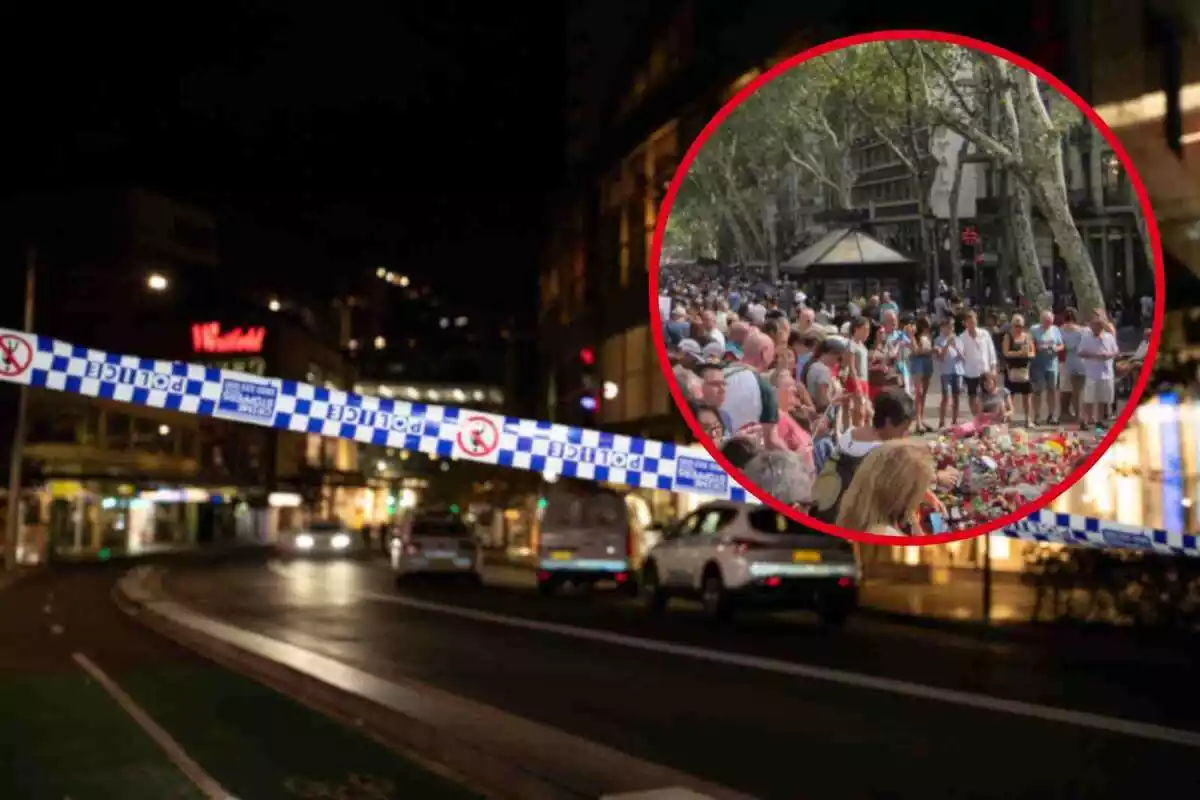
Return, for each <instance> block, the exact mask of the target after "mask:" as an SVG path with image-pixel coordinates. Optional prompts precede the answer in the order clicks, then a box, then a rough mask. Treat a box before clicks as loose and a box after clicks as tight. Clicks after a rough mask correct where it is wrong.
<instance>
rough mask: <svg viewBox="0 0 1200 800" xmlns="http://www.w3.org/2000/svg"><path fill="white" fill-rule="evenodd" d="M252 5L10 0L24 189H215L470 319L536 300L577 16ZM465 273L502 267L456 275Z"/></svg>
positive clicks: (451, 6)
mask: <svg viewBox="0 0 1200 800" xmlns="http://www.w3.org/2000/svg"><path fill="white" fill-rule="evenodd" d="M230 5H232V4H230ZM237 5H238V8H239V9H241V10H240V11H238V12H237V13H226V12H224V11H223V7H222V5H221V4H218V5H216V6H212V5H204V6H178V5H175V4H164V5H161V6H159V10H158V11H157V12H154V13H153V14H151V15H146V14H138V15H136V16H135V15H123V14H119V13H115V12H111V11H110V9H111V8H113V6H111V4H105V5H103V6H102V7H101V8H100V10H99V11H97V10H91V11H79V10H78V9H77V8H75V7H74V6H71V7H69V10H67V7H64V8H63V10H62V11H61V12H57V13H55V14H54V15H52V16H51V15H48V14H46V12H38V11H34V12H32V13H40V14H41V15H42V18H40V19H35V18H34V17H32V16H25V17H24V18H17V17H16V16H14V14H15V12H12V11H9V10H5V11H4V12H2V13H3V16H2V17H0V23H3V24H4V27H5V28H6V32H7V33H8V34H9V36H7V37H6V40H7V41H6V49H7V52H5V53H4V54H3V56H0V58H2V59H3V62H4V67H5V70H4V77H3V79H2V83H0V85H3V87H4V93H5V108H6V111H7V112H8V113H7V114H6V115H5V116H6V117H7V118H8V120H7V122H8V124H7V125H6V133H7V134H9V135H8V136H7V137H6V138H7V139H9V140H10V141H9V143H8V152H9V154H10V155H17V156H18V157H17V158H16V159H15V162H16V163H15V166H16V172H15V173H11V172H10V173H9V174H8V175H6V181H9V182H11V184H15V185H16V187H18V188H23V189H36V188H51V187H53V188H62V189H70V188H77V187H84V186H92V187H95V186H109V185H111V186H121V185H129V184H134V183H136V184H141V185H147V186H151V187H153V188H157V189H160V190H163V191H166V192H169V193H172V194H177V195H182V196H189V197H198V198H203V199H204V200H205V201H206V202H208V203H209V204H212V205H214V206H216V207H218V209H219V210H221V211H225V212H234V213H237V214H239V215H242V216H244V217H245V216H254V217H255V218H256V219H257V218H261V219H263V220H264V221H269V222H270V224H272V225H285V226H291V227H293V228H296V229H301V230H305V231H308V232H310V234H311V235H313V236H316V237H325V238H329V239H335V240H338V241H341V242H342V243H343V247H345V246H346V245H347V244H348V245H349V246H350V247H351V248H353V247H355V246H356V243H357V242H359V241H362V242H363V243H364V244H363V252H364V254H365V253H367V252H370V253H373V254H377V253H386V254H391V257H392V258H394V261H395V263H396V264H397V266H398V267H399V269H398V271H403V272H405V273H406V274H412V275H417V276H420V275H422V273H424V274H427V275H430V276H431V279H432V280H433V282H434V287H435V290H437V289H438V288H439V286H440V287H441V288H442V289H443V290H444V291H446V292H449V291H451V289H453V291H454V293H455V296H456V300H457V301H458V302H461V303H463V304H464V310H466V308H469V307H470V306H472V305H476V304H479V303H485V304H488V303H490V304H497V303H508V304H513V303H520V302H523V303H524V304H525V305H526V306H527V307H528V308H529V309H530V310H532V308H533V306H534V303H535V302H536V270H537V265H536V259H537V255H538V253H537V245H538V242H539V240H540V237H541V234H542V231H541V229H540V219H541V212H542V209H543V208H544V206H545V196H546V195H545V189H546V187H547V186H548V185H549V184H551V183H552V182H553V180H554V179H555V175H556V170H557V166H558V162H559V155H560V153H561V151H562V143H561V133H560V131H561V127H560V120H561V119H562V111H561V105H562V104H561V91H562V90H561V80H562V70H561V64H562V63H563V62H562V55H561V47H562V45H561V35H560V34H559V31H560V30H561V28H560V22H559V18H558V16H557V15H558V13H559V12H558V10H557V9H556V8H555V7H554V6H547V7H546V8H544V9H539V17H540V19H537V20H533V21H531V20H530V19H529V18H528V16H527V15H524V14H514V13H513V10H512V9H511V8H509V7H508V6H507V5H504V4H484V3H468V2H450V1H448V0H436V1H434V2H413V3H391V4H388V5H387V6H382V7H381V9H386V11H383V10H380V11H369V10H366V9H369V8H370V7H371V6H370V5H368V4H354V6H353V7H354V9H355V13H349V12H345V11H342V10H341V9H340V8H336V10H335V7H333V6H328V5H325V4H317V3H282V2H281V3H253V2H250V3H240V4H237ZM137 8H138V9H139V10H141V9H142V8H149V7H148V6H138V7H137ZM21 13H22V14H24V13H25V12H24V11H22V12H21ZM6 161H8V159H6ZM6 171H7V170H6ZM364 260H367V257H366V256H365V255H364ZM372 264H373V262H372V261H367V263H364V267H366V268H370V267H371V266H372ZM467 269H471V270H472V272H482V273H484V274H483V275H481V276H480V277H476V278H473V279H472V280H469V281H464V280H462V279H461V277H456V273H458V272H459V271H460V270H467Z"/></svg>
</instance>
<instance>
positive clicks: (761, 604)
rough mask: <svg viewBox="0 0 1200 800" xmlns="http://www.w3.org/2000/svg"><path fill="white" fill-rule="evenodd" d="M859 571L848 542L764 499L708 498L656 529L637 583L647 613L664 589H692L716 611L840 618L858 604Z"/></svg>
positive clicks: (659, 604)
mask: <svg viewBox="0 0 1200 800" xmlns="http://www.w3.org/2000/svg"><path fill="white" fill-rule="evenodd" d="M861 579H862V570H861V568H860V567H859V564H858V559H857V557H856V555H855V550H854V545H853V543H852V542H850V541H847V540H845V539H842V538H839V537H837V536H830V535H828V534H825V533H821V532H819V531H816V530H813V529H811V528H807V527H805V526H803V525H800V524H799V523H797V522H795V521H793V520H791V519H790V518H788V517H786V516H784V515H783V514H780V513H778V512H777V511H774V510H773V509H771V508H768V507H766V506H757V505H741V504H738V503H730V502H712V503H706V504H705V505H703V506H701V507H700V508H698V509H696V511H694V512H692V513H691V514H689V515H688V516H686V517H684V518H683V519H682V520H680V521H679V522H678V523H676V524H675V525H673V526H671V527H669V528H668V529H667V530H666V531H664V533H663V538H662V541H661V542H660V543H659V544H658V545H657V546H656V547H655V548H654V549H653V550H651V551H650V553H649V554H647V556H646V560H645V563H644V564H643V566H642V577H641V581H640V584H641V593H642V600H643V602H644V604H645V607H646V609H647V611H649V612H650V613H653V614H658V613H662V611H663V610H665V609H666V606H667V603H668V602H669V601H670V599H671V598H672V597H694V598H699V599H700V600H701V602H702V603H703V604H704V609H705V611H706V612H707V613H708V614H710V615H711V616H713V617H718V618H724V617H728V616H729V615H730V614H731V613H732V612H733V611H734V610H736V609H740V608H753V607H757V608H770V609H789V608H807V609H812V610H814V611H816V612H817V613H818V614H819V615H820V617H821V620H822V621H823V622H824V623H825V624H828V625H840V624H841V623H843V622H844V621H845V619H846V617H847V616H848V615H849V614H850V613H851V612H852V611H853V610H854V609H855V608H856V607H857V605H858V586H859V582H860V580H861Z"/></svg>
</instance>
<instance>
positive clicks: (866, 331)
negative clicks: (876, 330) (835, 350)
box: [845, 317, 871, 426]
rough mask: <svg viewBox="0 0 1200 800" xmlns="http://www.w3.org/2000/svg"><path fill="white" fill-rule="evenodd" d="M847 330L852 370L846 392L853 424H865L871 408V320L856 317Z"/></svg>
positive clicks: (847, 379) (847, 380)
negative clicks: (869, 398) (868, 344)
mask: <svg viewBox="0 0 1200 800" xmlns="http://www.w3.org/2000/svg"><path fill="white" fill-rule="evenodd" d="M847 332H848V334H849V342H850V344H849V347H848V348H847V350H846V353H847V356H848V357H849V358H850V367H851V372H850V374H849V376H848V377H847V378H846V381H845V386H846V393H847V394H848V395H849V396H850V398H851V399H850V416H851V419H852V422H851V424H852V425H855V426H861V425H865V424H867V423H866V420H867V414H868V411H869V408H870V403H869V402H868V397H869V396H870V394H871V385H870V381H869V380H868V375H869V371H870V352H869V351H868V350H867V337H869V336H870V335H871V321H870V320H869V319H867V318H866V317H856V318H855V319H853V320H851V321H850V323H849V325H848V327H847Z"/></svg>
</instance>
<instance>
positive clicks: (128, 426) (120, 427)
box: [104, 411, 133, 450]
mask: <svg viewBox="0 0 1200 800" xmlns="http://www.w3.org/2000/svg"><path fill="white" fill-rule="evenodd" d="M104 417H105V419H104V446H105V447H106V448H107V449H109V450H128V449H129V447H130V445H131V444H133V419H132V418H131V417H130V416H129V415H128V414H121V413H119V412H112V411H110V412H108V413H107V414H105V415H104Z"/></svg>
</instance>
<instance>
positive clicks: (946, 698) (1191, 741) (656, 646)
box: [361, 592, 1200, 748]
mask: <svg viewBox="0 0 1200 800" xmlns="http://www.w3.org/2000/svg"><path fill="white" fill-rule="evenodd" d="M361 596H362V597H364V598H367V599H370V600H378V601H381V602H385V603H395V604H397V605H402V606H408V607H409V608H415V609H419V610H421V611H432V612H435V613H439V614H448V615H450V616H455V617H461V618H463V619H470V620H475V621H476V622H488V623H492V624H495V625H505V626H508V627H510V628H523V629H525V630H530V631H538V632H541V633H552V634H556V635H558V636H568V637H571V638H573V639H582V640H585V641H591V642H599V643H602V644H610V645H616V646H617V647H628V648H632V649H635V650H644V651H648V652H653V653H665V654H667V655H673V656H680V657H683V658H691V659H695V660H697V661H708V662H711V663H714V664H725V665H729V666H735V667H744V668H746V669H756V670H761V671H763V672H774V673H776V674H780V675H790V676H792V677H796V678H809V679H811V680H819V681H828V682H831V683H840V684H843V685H845V686H854V687H856V688H860V689H873V690H875V691H881V692H891V693H893V694H899V695H905V696H908V697H915V698H919V699H921V700H934V701H937V702H940V703H951V704H954V705H960V706H967V707H969V708H977V709H982V710H984V711H992V712H996V713H1000V714H1013V715H1016V716H1021V717H1031V718H1033V719H1040V720H1043V721H1046V722H1059V723H1064V724H1067V725H1076V726H1078V727H1081V728H1092V729H1094V730H1099V731H1106V732H1108V733H1118V734H1123V735H1126V736H1133V737H1137V738H1140V739H1151V740H1154V741H1160V742H1170V743H1171V744H1179V745H1183V746H1185V747H1195V748H1200V732H1196V731H1188V730H1183V729H1180V728H1168V727H1166V726H1163V725H1154V724H1152V723H1148V722H1137V721H1135V720H1128V719H1120V718H1118V717H1108V716H1104V715H1102V714H1093V713H1090V712H1087V711H1074V710H1071V709H1068V708H1058V707H1055V706H1043V705H1038V704H1036V703H1026V702H1023V701H1021V700H1007V699H1004V698H1000V697H991V696H989V695H985V694H977V693H975V692H964V691H960V690H957V689H944V688H941V687H937V686H925V685H923V684H920V683H910V682H909V681H901V680H896V679H894V678H881V677H878V676H876V675H864V674H862V673H860V672H848V671H846V670H840V669H833V668H831V667H818V666H813V665H811V664H801V663H797V662H794V661H783V660H781V659H777V658H764V657H761V656H752V655H746V654H743V653H730V652H723V651H720V650H709V649H707V648H704V647H696V646H694V645H686V644H676V643H674V642H664V641H660V640H657V639H646V638H642V637H640V636H629V635H626V634H623V633H612V632H610V631H602V630H595V629H592V628H578V627H575V626H573V625H563V624H561V623H558V622H539V621H537V620H532V619H525V618H523V617H510V616H506V615H504V614H494V613H492V612H490V611H479V610H477V609H473V608H463V607H461V606H453V605H447V604H444V603H432V602H429V601H428V600H417V599H416V598H412V597H405V596H403V595H395V594H380V593H377V592H363V593H362V595H361Z"/></svg>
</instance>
